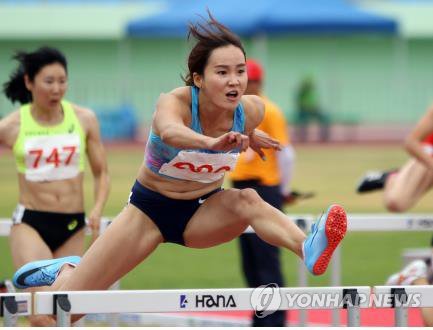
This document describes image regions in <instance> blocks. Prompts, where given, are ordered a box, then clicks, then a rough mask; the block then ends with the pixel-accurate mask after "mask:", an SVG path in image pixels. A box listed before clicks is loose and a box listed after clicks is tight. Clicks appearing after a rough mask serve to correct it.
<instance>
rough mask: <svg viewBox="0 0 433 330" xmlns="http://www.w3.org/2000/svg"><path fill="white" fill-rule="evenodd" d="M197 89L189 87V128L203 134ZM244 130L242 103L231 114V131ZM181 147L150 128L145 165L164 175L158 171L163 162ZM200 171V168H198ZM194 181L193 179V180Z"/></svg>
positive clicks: (198, 150)
mask: <svg viewBox="0 0 433 330" xmlns="http://www.w3.org/2000/svg"><path fill="white" fill-rule="evenodd" d="M198 94H199V89H198V88H197V87H195V86H193V87H191V125H190V128H191V129H192V130H194V131H195V132H197V133H200V134H203V131H202V129H201V125H200V118H199V108H198ZM244 130H245V114H244V108H243V105H242V103H239V105H238V106H237V107H236V109H235V112H234V115H233V127H232V129H231V131H235V132H240V133H243V132H244ZM181 151H183V149H178V148H175V147H172V146H170V145H168V144H166V143H164V142H163V141H162V140H161V138H160V137H159V136H158V135H156V134H155V133H154V132H153V131H152V129H151V130H150V133H149V139H148V141H147V145H146V151H145V156H144V157H145V163H146V166H147V167H148V168H149V169H150V170H151V171H152V172H154V173H157V174H159V175H163V176H166V175H164V174H162V173H160V169H161V167H162V166H163V165H164V164H167V163H169V162H170V161H171V160H173V159H174V158H175V157H176V156H177V155H178V154H179V153H180V152H181ZM194 151H196V152H199V153H206V154H223V153H226V152H224V151H214V150H208V149H195V150H194ZM229 153H239V150H236V149H234V150H231V151H230V152H229ZM199 171H200V170H199ZM194 181H195V180H194Z"/></svg>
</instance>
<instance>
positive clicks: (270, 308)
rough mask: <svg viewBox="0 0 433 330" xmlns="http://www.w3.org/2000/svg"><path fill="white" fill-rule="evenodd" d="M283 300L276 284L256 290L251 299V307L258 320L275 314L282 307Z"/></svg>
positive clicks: (262, 286)
mask: <svg viewBox="0 0 433 330" xmlns="http://www.w3.org/2000/svg"><path fill="white" fill-rule="evenodd" d="M281 300H282V299H281V293H280V288H279V287H278V285H277V284H275V283H270V284H267V285H261V286H259V287H257V288H255V289H254V290H253V293H252V294H251V297H250V302H251V307H253V308H254V312H255V313H256V316H257V317H258V318H264V317H266V316H268V315H270V314H273V313H275V311H277V310H278V308H279V307H280V305H281Z"/></svg>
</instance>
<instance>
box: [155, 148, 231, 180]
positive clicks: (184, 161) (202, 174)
mask: <svg viewBox="0 0 433 330" xmlns="http://www.w3.org/2000/svg"><path fill="white" fill-rule="evenodd" d="M238 157H239V153H234V154H233V153H221V154H208V153H205V152H198V151H187V150H182V151H180V152H179V153H178V154H177V156H176V157H174V158H173V159H172V160H171V161H170V162H169V163H165V164H163V165H162V166H161V168H160V169H159V173H161V174H164V175H167V176H170V177H172V178H176V179H182V180H189V181H197V182H203V183H210V182H215V181H218V180H219V179H221V178H222V177H223V176H224V173H225V172H227V171H233V169H234V167H235V165H236V161H237V159H238Z"/></svg>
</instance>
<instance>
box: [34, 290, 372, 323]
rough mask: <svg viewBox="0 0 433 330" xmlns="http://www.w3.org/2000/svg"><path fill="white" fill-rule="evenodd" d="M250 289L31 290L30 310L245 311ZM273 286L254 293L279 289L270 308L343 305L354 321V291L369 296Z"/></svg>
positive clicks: (66, 318) (66, 319)
mask: <svg viewBox="0 0 433 330" xmlns="http://www.w3.org/2000/svg"><path fill="white" fill-rule="evenodd" d="M254 290H255V289H251V288H242V289H192V290H191V289H185V290H137V291H128V290H124V291H121V290H120V291H69V292H65V291H59V292H36V293H35V294H34V308H35V311H34V314H36V315H46V314H49V315H56V316H57V325H58V326H70V325H71V315H74V314H95V313H96V314H98V313H105V314H109V313H157V312H158V313H167V312H191V311H235V310H238V311H239V310H243V311H245V310H254V308H253V306H252V303H251V296H252V294H253V291H254ZM277 292H278V293H275V292H274V295H272V294H271V293H265V294H264V295H263V296H262V297H261V298H259V299H260V301H263V300H265V302H267V303H270V302H269V299H271V302H272V301H274V296H275V295H277V294H279V295H280V297H279V298H278V297H276V298H275V299H278V300H277V301H281V303H280V304H279V306H278V304H276V305H275V309H276V310H288V309H339V308H345V309H347V310H348V325H349V326H359V325H360V308H367V307H369V301H368V299H364V300H363V299H360V297H369V296H370V292H371V288H370V287H368V286H357V287H316V288H279V291H277ZM318 295H322V296H318ZM289 297H290V298H289ZM314 297H319V298H314ZM320 297H332V301H331V299H329V302H328V303H327V304H326V303H320V302H319V300H318V299H322V298H320ZM263 298H264V299H263ZM314 302H316V303H314ZM273 308H274V307H273Z"/></svg>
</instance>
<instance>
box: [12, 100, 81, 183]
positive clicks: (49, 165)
mask: <svg viewBox="0 0 433 330" xmlns="http://www.w3.org/2000/svg"><path fill="white" fill-rule="evenodd" d="M62 108H63V121H62V122H61V123H60V124H58V125H55V126H41V125H39V124H38V123H37V122H36V121H35V120H34V119H33V117H32V114H31V111H30V104H26V105H23V106H22V107H21V108H20V120H21V124H20V130H19V134H18V137H17V140H16V141H15V144H14V146H13V153H14V155H15V161H16V164H17V169H18V173H22V174H24V175H25V178H26V180H29V181H55V180H64V179H70V178H74V177H76V176H77V175H78V174H79V173H80V172H82V171H83V170H84V162H85V160H84V154H85V151H86V136H85V133H84V130H83V128H82V127H81V124H80V121H79V120H78V118H77V116H76V114H75V110H74V109H73V107H72V105H71V103H69V102H67V101H64V100H63V101H62Z"/></svg>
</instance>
